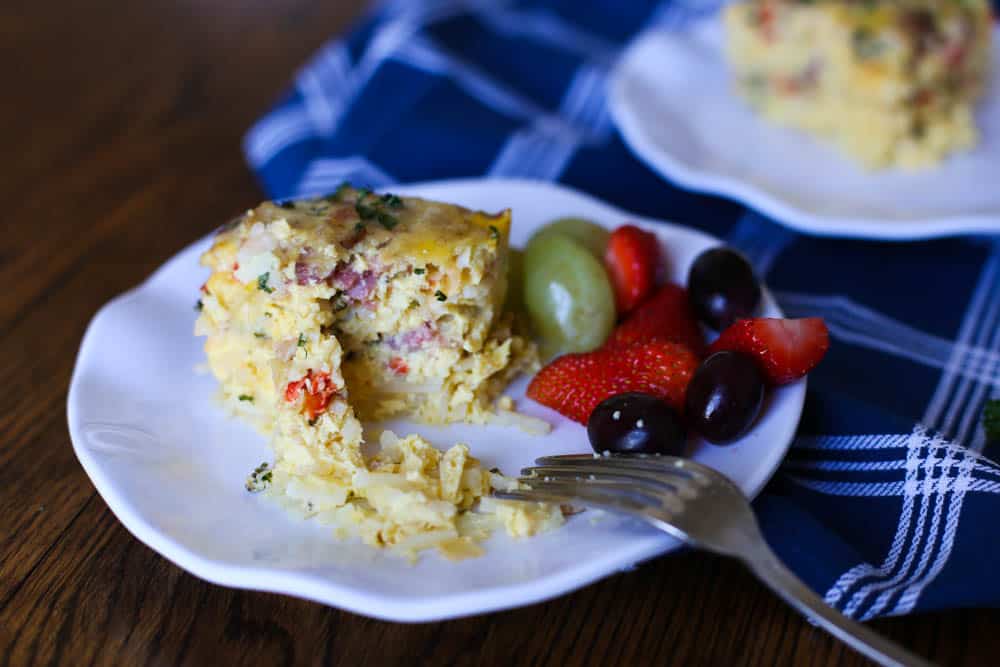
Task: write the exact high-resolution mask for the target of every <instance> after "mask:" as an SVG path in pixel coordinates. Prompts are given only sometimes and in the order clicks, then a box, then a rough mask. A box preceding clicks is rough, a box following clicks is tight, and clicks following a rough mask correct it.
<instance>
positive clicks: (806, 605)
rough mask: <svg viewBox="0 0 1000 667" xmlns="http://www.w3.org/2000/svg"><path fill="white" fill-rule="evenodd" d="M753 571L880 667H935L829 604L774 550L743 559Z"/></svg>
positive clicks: (760, 550) (763, 547)
mask: <svg viewBox="0 0 1000 667" xmlns="http://www.w3.org/2000/svg"><path fill="white" fill-rule="evenodd" d="M740 557H741V558H742V559H743V561H744V562H745V563H746V564H747V566H748V567H749V568H750V570H751V571H753V573H754V574H756V575H757V577H758V578H759V579H760V580H761V581H763V582H764V583H765V584H767V585H768V586H769V587H770V588H771V590H773V591H774V592H775V593H777V594H778V595H779V596H780V597H781V598H782V599H783V600H784V601H785V602H787V603H788V604H790V605H792V606H793V607H795V608H796V609H798V610H799V611H800V612H802V613H803V614H805V615H806V616H807V617H808V618H809V619H811V620H812V621H813V622H815V623H816V624H817V625H819V626H821V627H822V628H823V629H824V630H826V631H827V632H829V633H830V634H831V635H833V636H834V637H836V638H837V639H839V640H841V641H842V642H844V643H845V644H847V645H848V646H850V647H851V648H853V649H854V650H855V651H857V652H858V653H861V654H863V655H865V656H867V657H868V658H870V659H872V660H874V661H875V662H877V663H878V664H880V665H893V666H896V665H905V666H906V667H910V666H920V667H931V666H932V663H930V662H928V661H927V660H924V659H923V658H921V657H919V656H917V655H914V654H913V653H910V652H909V651H907V650H906V649H904V648H903V647H901V646H899V645H898V644H896V643H895V642H892V641H889V640H888V639H886V638H885V637H882V636H881V635H879V634H878V633H876V632H875V631H873V630H871V629H870V628H868V627H866V626H864V625H862V624H861V623H858V622H856V621H853V620H851V619H850V618H848V617H847V616H844V615H843V614H841V613H840V612H839V611H837V610H836V609H834V608H833V607H831V606H830V605H828V604H826V602H824V601H823V599H822V598H820V597H819V596H818V595H816V594H815V593H814V592H813V591H812V589H810V588H809V587H808V586H806V585H805V584H804V583H802V580H801V579H799V578H798V577H796V576H795V575H794V574H793V573H792V571H791V570H789V569H788V568H787V567H785V565H784V564H783V563H782V562H781V561H780V560H779V559H778V557H777V556H776V555H775V554H774V552H773V551H771V548H770V547H768V546H766V545H764V544H761V545H760V547H759V548H758V549H755V550H754V551H753V552H752V553H750V554H745V555H741V556H740Z"/></svg>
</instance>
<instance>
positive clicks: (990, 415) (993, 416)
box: [983, 399, 1000, 441]
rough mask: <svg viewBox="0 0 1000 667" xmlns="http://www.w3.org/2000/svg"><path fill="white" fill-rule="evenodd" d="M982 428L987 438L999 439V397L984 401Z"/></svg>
mask: <svg viewBox="0 0 1000 667" xmlns="http://www.w3.org/2000/svg"><path fill="white" fill-rule="evenodd" d="M983 430H984V431H986V439H987V440H991V441H992V440H997V441H1000V399H993V400H991V401H986V406H985V407H984V408H983Z"/></svg>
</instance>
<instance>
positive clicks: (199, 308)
mask: <svg viewBox="0 0 1000 667" xmlns="http://www.w3.org/2000/svg"><path fill="white" fill-rule="evenodd" d="M204 307H205V304H203V303H202V302H201V299H198V301H197V303H195V304H194V309H195V310H197V311H198V312H199V313H200V312H201V311H202V309H203V308H204Z"/></svg>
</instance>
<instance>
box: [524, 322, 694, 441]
mask: <svg viewBox="0 0 1000 667" xmlns="http://www.w3.org/2000/svg"><path fill="white" fill-rule="evenodd" d="M697 368H698V357H696V356H695V355H694V353H693V352H691V350H689V349H688V348H687V346H685V345H678V344H677V343H672V342H670V341H665V340H653V341H647V342H641V343H632V344H631V345H626V346H624V347H616V348H601V349H599V350H596V351H594V352H586V353H582V354H567V355H565V356H562V357H559V358H557V359H555V360H553V361H552V363H550V364H549V365H547V366H546V367H545V368H543V369H542V370H540V371H539V372H538V374H537V375H536V376H535V377H534V378H533V379H532V381H531V384H530V385H528V392H527V395H528V397H529V398H531V399H533V400H535V401H538V402H539V403H541V404H542V405H545V406H548V407H550V408H552V409H553V410H556V411H557V412H559V413H561V414H563V415H565V416H566V417H569V418H570V419H572V420H573V421H577V422H580V423H581V424H586V423H587V420H588V419H589V418H590V413H591V412H592V411H593V410H594V408H595V407H597V404H598V403H600V402H601V401H603V400H604V399H606V398H609V397H611V396H614V395H615V394H622V393H625V392H628V391H641V392H643V393H647V394H652V395H653V396H657V397H659V398H661V399H663V400H664V401H666V402H667V403H669V404H670V405H671V406H672V407H673V408H674V409H676V410H677V411H678V412H683V410H684V395H685V392H686V391H687V386H688V383H689V382H690V381H691V377H692V376H693V375H694V371H695V369H697Z"/></svg>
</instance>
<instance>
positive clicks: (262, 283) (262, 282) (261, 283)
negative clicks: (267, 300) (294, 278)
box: [257, 271, 274, 294]
mask: <svg viewBox="0 0 1000 667" xmlns="http://www.w3.org/2000/svg"><path fill="white" fill-rule="evenodd" d="M270 279H271V272H270V271H265V272H264V273H262V274H260V275H259V276H257V289H259V290H264V291H265V292H267V293H268V294H270V293H271V292H273V291H274V288H273V287H268V285H267V281H268V280H270Z"/></svg>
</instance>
